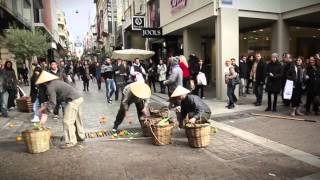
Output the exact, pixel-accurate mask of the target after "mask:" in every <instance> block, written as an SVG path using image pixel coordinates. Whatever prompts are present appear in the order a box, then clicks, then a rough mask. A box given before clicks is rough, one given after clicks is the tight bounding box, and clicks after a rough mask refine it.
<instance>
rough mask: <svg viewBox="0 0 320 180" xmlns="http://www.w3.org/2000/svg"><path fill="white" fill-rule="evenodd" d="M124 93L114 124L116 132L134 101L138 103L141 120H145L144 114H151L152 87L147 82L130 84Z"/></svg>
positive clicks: (139, 118)
mask: <svg viewBox="0 0 320 180" xmlns="http://www.w3.org/2000/svg"><path fill="white" fill-rule="evenodd" d="M122 93H123V94H122V100H121V103H120V108H119V111H118V114H117V116H116V120H115V122H114V126H113V131H114V132H116V131H118V127H119V125H120V124H121V123H122V121H123V119H124V118H125V117H126V116H127V112H128V110H129V107H130V105H131V104H133V103H134V104H135V105H136V109H137V114H138V120H139V121H141V120H143V116H147V115H148V114H149V113H148V109H149V108H148V105H149V99H150V96H151V89H150V87H149V86H148V85H147V84H145V83H144V82H141V81H137V82H134V83H131V84H128V85H127V86H126V87H125V88H124V90H123V92H122Z"/></svg>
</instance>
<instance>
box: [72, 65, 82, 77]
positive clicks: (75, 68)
mask: <svg viewBox="0 0 320 180" xmlns="http://www.w3.org/2000/svg"><path fill="white" fill-rule="evenodd" d="M80 68H81V65H80V63H79V62H77V63H75V65H74V68H73V76H76V75H77V77H78V80H80Z"/></svg>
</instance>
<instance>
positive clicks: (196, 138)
mask: <svg viewBox="0 0 320 180" xmlns="http://www.w3.org/2000/svg"><path fill="white" fill-rule="evenodd" d="M186 135H187V138H188V142H189V145H190V146H191V147H196V148H202V147H208V146H209V144H210V135H211V126H210V125H209V124H196V125H195V126H193V127H188V126H186Z"/></svg>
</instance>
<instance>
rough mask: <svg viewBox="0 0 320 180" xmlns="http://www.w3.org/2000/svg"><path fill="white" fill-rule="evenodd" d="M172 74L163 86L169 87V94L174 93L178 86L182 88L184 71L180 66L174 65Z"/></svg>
mask: <svg viewBox="0 0 320 180" xmlns="http://www.w3.org/2000/svg"><path fill="white" fill-rule="evenodd" d="M171 68H172V69H171V73H170V76H169V78H168V80H166V81H164V82H163V84H164V85H166V86H168V87H169V93H173V91H174V90H175V89H176V87H178V86H182V79H183V75H182V70H181V68H180V66H179V65H172V67H171Z"/></svg>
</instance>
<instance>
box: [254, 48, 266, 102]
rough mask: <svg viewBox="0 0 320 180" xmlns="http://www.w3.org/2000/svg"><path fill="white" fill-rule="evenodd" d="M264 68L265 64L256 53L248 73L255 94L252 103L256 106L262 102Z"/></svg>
mask: <svg viewBox="0 0 320 180" xmlns="http://www.w3.org/2000/svg"><path fill="white" fill-rule="evenodd" d="M265 68H266V64H265V62H264V61H263V59H262V57H261V54H260V53H256V60H255V62H254V64H253V66H252V70H251V73H250V78H251V79H252V81H253V91H254V94H255V96H256V102H255V103H254V104H255V105H256V106H261V103H262V97H263V85H264V81H265Z"/></svg>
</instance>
